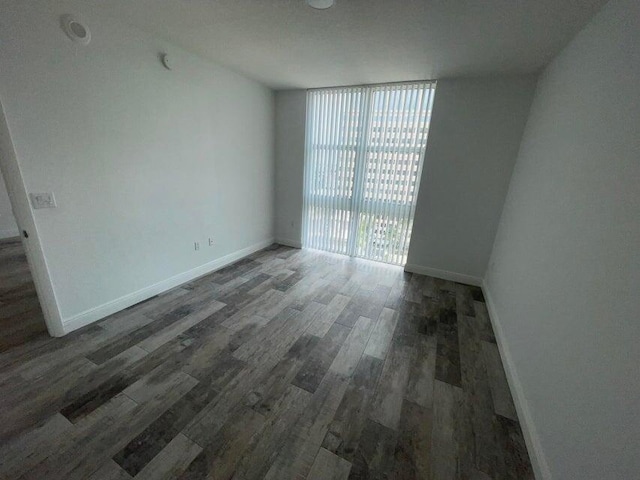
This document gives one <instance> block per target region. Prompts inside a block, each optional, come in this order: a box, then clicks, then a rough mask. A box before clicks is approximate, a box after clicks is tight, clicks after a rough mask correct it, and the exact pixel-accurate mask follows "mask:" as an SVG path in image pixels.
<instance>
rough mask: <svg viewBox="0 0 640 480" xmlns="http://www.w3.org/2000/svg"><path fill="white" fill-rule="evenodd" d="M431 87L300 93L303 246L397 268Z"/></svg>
mask: <svg viewBox="0 0 640 480" xmlns="http://www.w3.org/2000/svg"><path fill="white" fill-rule="evenodd" d="M434 91H435V83H433V82H409V83H396V84H384V85H366V86H356V87H344V88H331V89H320V90H311V91H309V92H308V93H307V124H306V145H305V180H304V209H303V246H305V247H310V248H316V249H320V250H327V251H330V252H335V253H341V254H345V255H350V256H355V257H361V258H366V259H369V260H375V261H379V262H385V263H391V264H395V265H404V264H405V263H406V261H407V254H408V251H409V242H410V240H411V230H412V228H413V217H414V214H415V206H416V200H417V195H418V188H419V184H420V177H421V172H422V165H423V160H424V152H425V149H426V145H427V135H428V131H429V123H430V120H431V111H432V106H433V98H434Z"/></svg>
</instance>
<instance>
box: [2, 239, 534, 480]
mask: <svg viewBox="0 0 640 480" xmlns="http://www.w3.org/2000/svg"><path fill="white" fill-rule="evenodd" d="M0 402H1V405H0V407H1V408H2V411H3V417H4V418H3V421H2V422H1V423H0V444H1V445H2V447H0V462H1V463H0V476H2V478H10V479H14V478H21V479H38V480H40V479H45V478H46V479H47V480H53V479H67V480H69V479H83V480H84V479H90V480H106V479H129V478H133V477H135V478H142V479H172V478H177V479H183V480H186V479H204V478H211V479H235V480H249V479H262V478H266V479H277V480H287V479H303V478H309V479H346V478H353V479H367V478H369V479H385V478H386V479H433V480H446V479H494V480H497V479H518V480H523V479H532V478H533V475H532V473H531V466H530V464H529V460H528V456H527V452H526V448H525V446H524V442H523V438H522V433H521V430H520V426H519V424H518V420H517V417H516V413H515V409H514V406H513V402H512V400H511V397H510V394H509V389H508V386H507V384H506V379H505V375H504V371H503V369H502V365H501V361H500V356H499V354H498V350H497V346H496V343H495V338H494V336H493V332H492V329H491V326H490V322H489V318H488V314H487V310H486V307H485V303H484V298H483V296H482V293H481V290H480V289H479V288H477V287H469V286H465V285H460V284H455V283H453V282H448V281H443V280H437V279H434V278H430V277H425V276H421V275H415V274H414V275H411V274H407V273H404V272H403V271H402V269H400V268H398V267H391V266H386V265H382V264H374V263H372V262H366V261H361V260H354V259H349V258H347V257H340V256H335V255H330V254H325V253H322V252H316V251H310V250H296V249H290V248H287V247H277V246H275V247H273V248H270V249H267V250H264V251H261V252H258V253H256V254H253V255H251V256H250V257H248V258H246V259H243V260H241V261H239V262H237V263H236V264H234V265H232V266H229V267H226V268H224V269H222V270H220V271H218V272H215V273H213V274H210V275H207V276H205V277H202V278H200V279H198V280H195V281H193V282H191V283H189V284H186V285H183V286H181V287H179V288H176V289H174V290H172V291H170V292H167V293H165V294H162V295H160V296H157V297H154V298H152V299H150V300H148V301H146V302H143V303H141V304H138V305H136V306H134V307H131V308H129V309H127V310H125V311H122V312H120V313H117V314H115V315H113V316H111V317H109V318H107V319H105V320H102V321H100V322H98V323H97V324H94V325H90V326H88V327H85V328H84V329H82V330H79V331H76V332H73V333H72V334H70V335H68V336H66V337H64V338H59V339H36V340H33V341H32V342H29V343H28V344H26V345H23V346H19V347H15V348H13V349H11V350H9V351H7V352H4V353H3V354H2V355H0Z"/></svg>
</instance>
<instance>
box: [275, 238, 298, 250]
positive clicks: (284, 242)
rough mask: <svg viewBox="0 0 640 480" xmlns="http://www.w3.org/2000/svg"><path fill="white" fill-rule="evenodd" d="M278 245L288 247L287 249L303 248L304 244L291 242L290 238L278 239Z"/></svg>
mask: <svg viewBox="0 0 640 480" xmlns="http://www.w3.org/2000/svg"><path fill="white" fill-rule="evenodd" d="M275 241H276V243H279V244H280V245H286V246H287V247H293V248H302V242H300V241H296V240H290V239H288V238H276V240H275Z"/></svg>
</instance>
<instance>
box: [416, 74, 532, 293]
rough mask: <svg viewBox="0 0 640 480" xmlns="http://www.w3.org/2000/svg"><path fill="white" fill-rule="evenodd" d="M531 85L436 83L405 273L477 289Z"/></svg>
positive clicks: (514, 81) (522, 80) (527, 81)
mask: <svg viewBox="0 0 640 480" xmlns="http://www.w3.org/2000/svg"><path fill="white" fill-rule="evenodd" d="M535 83H536V79H535V77H533V76H524V77H495V78H469V79H444V80H439V81H438V85H437V88H436V96H435V101H434V105H433V115H432V120H431V127H430V131H429V139H428V142H427V151H426V154H425V162H424V168H423V171H422V180H421V183H420V192H419V194H418V201H417V206H416V214H415V220H414V226H413V233H412V235H411V245H410V248H409V256H408V260H407V267H406V268H407V270H410V271H416V272H419V273H425V274H429V275H434V276H441V277H445V278H450V279H452V280H457V281H462V282H467V283H474V284H479V283H480V282H481V279H482V277H483V275H484V272H485V270H486V268H487V264H488V262H489V256H490V254H491V247H492V246H493V240H494V237H495V232H496V229H497V226H498V221H499V219H500V213H501V211H502V205H503V203H504V197H505V195H506V193H507V189H508V186H509V179H510V177H511V172H512V169H513V165H514V163H515V160H516V157H517V155H518V147H519V145H520V140H521V138H522V132H523V131H524V126H525V123H526V120H527V115H528V113H529V107H530V105H531V99H532V98H533V92H534V90H535Z"/></svg>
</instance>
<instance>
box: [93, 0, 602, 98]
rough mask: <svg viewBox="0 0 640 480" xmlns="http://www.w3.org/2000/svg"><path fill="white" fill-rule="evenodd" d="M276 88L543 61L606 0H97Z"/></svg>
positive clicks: (462, 72) (530, 67)
mask: <svg viewBox="0 0 640 480" xmlns="http://www.w3.org/2000/svg"><path fill="white" fill-rule="evenodd" d="M92 3H96V4H99V5H100V7H101V8H103V9H105V10H107V12H108V13H109V14H110V15H111V16H114V17H117V18H119V19H122V20H123V21H126V22H129V23H131V24H133V25H135V26H137V27H139V28H141V29H143V30H146V31H149V32H151V33H154V34H156V35H158V36H160V37H162V38H165V39H166V40H168V41H171V42H173V43H175V44H177V45H179V46H181V47H183V48H185V49H186V50H189V51H192V52H194V53H197V54H199V55H201V56H203V57H205V58H208V59H211V60H213V61H216V62H219V63H221V64H224V65H227V66H228V67H231V68H232V69H234V70H236V71H239V72H241V73H244V74H246V75H247V76H249V77H252V78H254V79H256V80H258V81H261V82H263V83H265V84H267V85H269V86H271V87H273V88H276V89H280V88H309V87H321V86H333V85H347V84H359V83H376V82H387V81H396V80H415V79H425V78H428V79H431V78H434V79H437V78H443V77H450V76H472V75H485V74H502V73H526V72H533V71H537V70H539V69H540V68H541V67H543V66H544V65H545V64H546V63H547V62H548V61H549V60H551V58H552V57H553V56H554V55H555V54H556V53H557V52H558V51H559V50H560V49H561V48H562V47H563V46H564V45H565V44H566V43H567V42H568V41H569V40H570V39H571V37H572V36H573V35H574V34H575V33H577V31H578V30H579V29H580V28H581V27H582V26H583V25H584V24H585V23H586V22H587V21H588V20H589V19H590V18H591V17H592V16H593V14H594V13H595V12H596V11H597V10H598V9H599V8H600V7H601V6H602V5H603V4H604V3H606V1H605V0H336V4H335V5H334V7H332V8H330V9H328V10H314V9H312V8H310V7H308V6H307V5H306V4H305V2H304V0H136V1H132V0H109V1H108V2H105V1H100V0H93V1H92Z"/></svg>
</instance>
